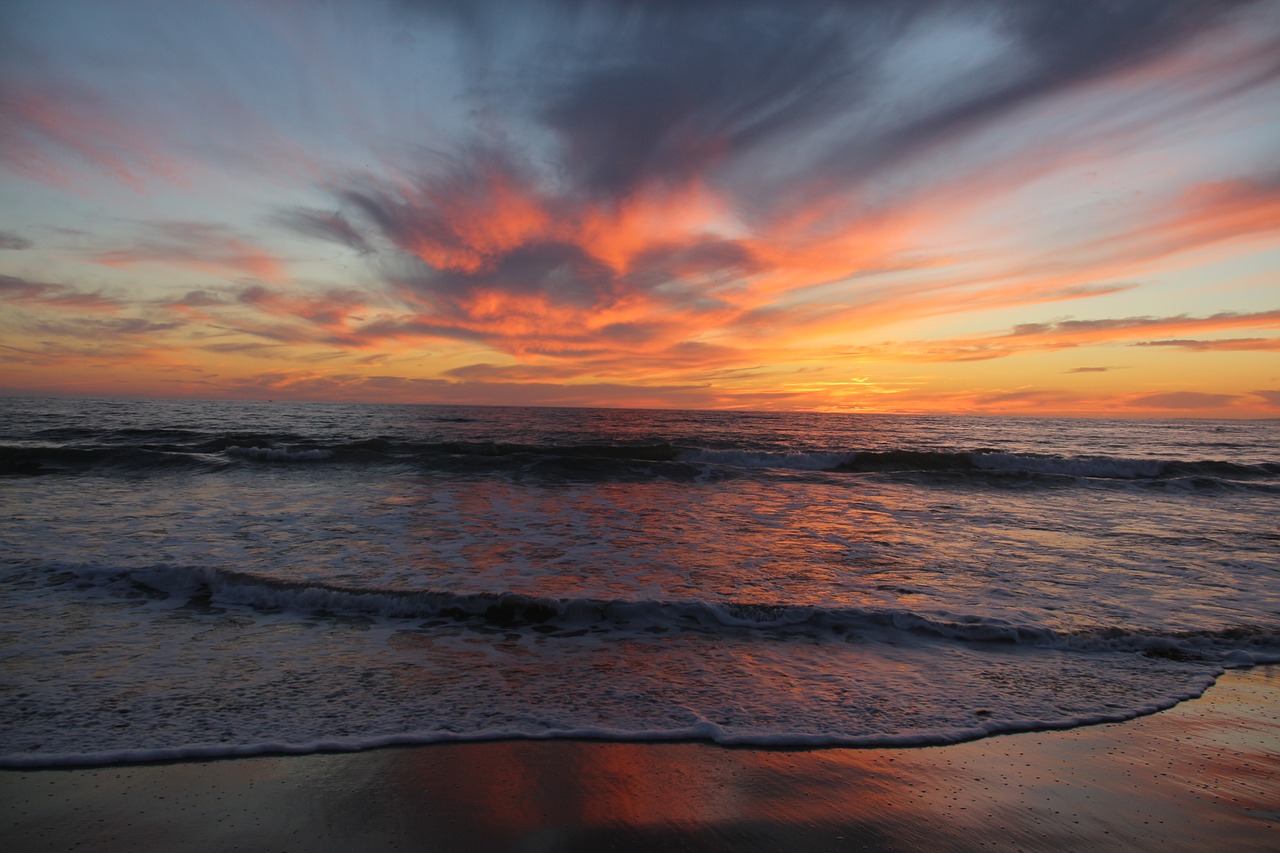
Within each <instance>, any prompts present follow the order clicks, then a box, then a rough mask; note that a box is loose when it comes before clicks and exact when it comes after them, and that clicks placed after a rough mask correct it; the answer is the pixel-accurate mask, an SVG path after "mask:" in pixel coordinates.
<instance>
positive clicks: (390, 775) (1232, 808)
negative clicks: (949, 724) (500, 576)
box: [0, 666, 1280, 851]
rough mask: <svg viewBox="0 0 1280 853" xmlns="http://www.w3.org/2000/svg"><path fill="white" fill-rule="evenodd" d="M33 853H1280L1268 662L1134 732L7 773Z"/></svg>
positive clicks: (533, 746) (2, 810)
mask: <svg viewBox="0 0 1280 853" xmlns="http://www.w3.org/2000/svg"><path fill="white" fill-rule="evenodd" d="M0 838H3V839H4V846H5V848H6V849H8V850H12V851H37V850H50V851H53V850H57V851H63V850H72V849H82V850H116V849H128V850H131V851H145V850H166V851H169V850H210V851H213V850H217V851H223V850H335V851H339V850H340V851H350V850H396V849H400V850H521V851H524V850H531V851H532V850H539V851H540V850H592V851H594V850H599V849H605V850H609V849H615V850H616V849H621V850H656V849H689V850H725V851H729V850H732V851H738V850H798V849H799V850H866V849H869V850H904V851H905V850H931V851H932V850H993V849H995V850H1018V849H1024V850H1104V849H1112V850H1160V851H1175V850H1215V851H1217V850H1231V851H1246V850H1259V851H1261V850H1268V851H1270V850H1278V849H1280V667H1276V666H1271V667H1259V668H1255V669H1252V670H1247V671H1235V672H1229V673H1227V674H1226V675H1224V676H1223V677H1222V678H1221V679H1220V680H1219V682H1218V684H1217V685H1216V686H1214V687H1213V688H1212V689H1210V690H1209V692H1208V693H1206V694H1205V696H1204V697H1203V698H1201V699H1198V700H1195V701H1191V702H1184V703H1182V704H1181V705H1179V706H1178V707H1176V708H1174V709H1172V710H1170V711H1166V712H1164V713H1160V714H1155V715H1153V716H1149V717H1144V718H1142V719H1138V720H1134V721H1131V722H1128V723H1118V724H1111V725H1102V726H1092V727H1088V728H1082V729H1073V730H1071V731H1065V732H1042V733H1033V734H1021V735H1010V736H1005V737H995V738H987V739H985V740H981V741H975V742H972V743H966V744H959V745H956V746H946V747H928V748H918V749H828V750H812V751H792V750H754V749H725V748H722V747H716V746H712V745H708V744H698V743H669V744H642V743H641V744H637V743H600V742H581V741H503V742H496V743H484V744H466V745H436V746H424V747H411V748H399V749H384V750H375V751H370V752H363V753H346V754H330V755H310V756H295V757H261V758H247V759H232V760H225V761H212V762H204V761H202V762H190V763H175V764H162V765H146V766H129V767H108V768H98V769H89V770H40V771H15V770H6V771H2V772H0Z"/></svg>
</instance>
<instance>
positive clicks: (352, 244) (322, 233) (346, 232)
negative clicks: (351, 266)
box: [271, 207, 372, 254]
mask: <svg viewBox="0 0 1280 853" xmlns="http://www.w3.org/2000/svg"><path fill="white" fill-rule="evenodd" d="M271 220H272V221H273V222H275V223H276V224H277V225H281V226H283V227H285V228H288V229H289V230H291V231H294V232H296V233H298V234H301V235H303V236H304V237H310V238H312V239H314V240H325V241H328V242H330V243H338V244H339V245H343V246H346V247H348V248H350V249H355V250H356V251H357V252H360V253H361V254H367V253H368V252H370V251H372V249H371V247H370V246H369V242H368V241H367V240H366V239H365V238H364V235H363V234H361V233H360V232H359V231H357V230H356V228H355V226H354V225H352V224H351V223H350V222H348V221H347V219H346V217H344V216H343V215H342V214H341V213H340V212H338V211H328V210H315V209H313V208H309V207H291V208H286V209H284V210H281V211H279V212H278V213H276V214H275V215H274V216H273V217H271Z"/></svg>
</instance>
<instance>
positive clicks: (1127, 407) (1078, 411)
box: [0, 0, 1280, 417]
mask: <svg viewBox="0 0 1280 853" xmlns="http://www.w3.org/2000/svg"><path fill="white" fill-rule="evenodd" d="M0 301H2V302H3V306H2V307H0V389H2V390H3V392H4V393H9V394H14V393H24V394H25V393H42V394H43V393H53V394H93V395H110V396H180V397H207V398H230V399H240V398H243V399H276V400H284V399H299V400H337V401H341V400H361V401H395V402H426V403H431V402H442V403H498V404H526V403H527V404H537V405H589V406H595V405H600V406H656V407H678V408H752V409H830V410H835V411H897V412H921V411H926V412H957V413H975V412H978V413H981V412H987V413H1012V414H1017V413H1027V414H1072V415H1115V416H1125V417H1131V416H1140V417H1171V416H1173V417H1185V416H1196V417H1219V416H1225V417H1277V416H1280V3H1276V2H1258V3H1252V4H1251V3H1221V4H1215V3H1198V2H1186V3H1178V2H1172V0H1150V2H1106V3H1101V2H1100V3H1085V2H1059V0H1044V2H1033V0H989V2H942V0H937V2H917V3H881V2H868V1H867V0H863V2H853V0H850V2H834V0H832V2H809V0H785V2H753V0H700V2H696V3H695V2H678V0H661V2H658V1H657V0H655V1H654V2H639V0H599V2H591V0H546V1H545V2H506V3H503V2H476V0H456V2H425V0H421V1H420V2H415V0H362V2H357V0H314V1H313V2H311V1H309V0H281V2H250V0H239V1H238V2H237V1H236V0H225V1H224V0H218V1H217V2H212V0H211V2H177V0H156V2H142V0H139V1H138V2H134V0H110V2H107V0H83V2H76V0H6V2H5V3H4V4H3V6H2V7H0Z"/></svg>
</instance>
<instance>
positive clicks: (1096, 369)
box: [1067, 367, 1115, 373]
mask: <svg viewBox="0 0 1280 853" xmlns="http://www.w3.org/2000/svg"><path fill="white" fill-rule="evenodd" d="M1114 369H1115V368H1112V367H1073V368H1071V369H1070V370H1068V371H1067V373H1106V372H1107V371H1108V370H1114Z"/></svg>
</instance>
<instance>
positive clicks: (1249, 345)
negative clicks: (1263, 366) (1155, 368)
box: [1133, 338, 1280, 352]
mask: <svg viewBox="0 0 1280 853" xmlns="http://www.w3.org/2000/svg"><path fill="white" fill-rule="evenodd" d="M1133 345H1134V346H1136V347H1177V348H1179V349H1184V350H1188V351H1190V352H1215V351H1216V352H1242V351H1255V350H1262V351H1268V352H1270V351H1280V338H1222V339H1218V340H1192V339H1188V338H1181V339H1174V340H1167V341H1137V342H1136V343H1134V344H1133Z"/></svg>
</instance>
